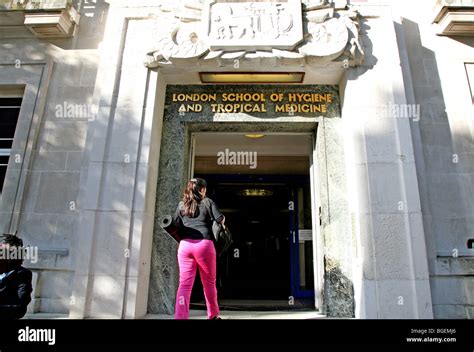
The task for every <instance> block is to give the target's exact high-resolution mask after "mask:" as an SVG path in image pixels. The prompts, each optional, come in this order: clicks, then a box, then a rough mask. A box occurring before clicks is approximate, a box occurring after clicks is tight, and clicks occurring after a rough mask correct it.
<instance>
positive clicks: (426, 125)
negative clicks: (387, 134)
mask: <svg viewBox="0 0 474 352" xmlns="http://www.w3.org/2000/svg"><path fill="white" fill-rule="evenodd" d="M397 4H398V2H397ZM395 11H397V13H398V14H399V15H400V16H401V24H402V27H401V29H402V31H401V32H400V33H402V35H401V37H402V38H403V40H404V42H405V43H406V49H405V50H406V53H407V62H406V64H407V65H406V66H404V71H405V85H412V88H410V89H411V90H412V91H413V93H412V99H413V102H414V103H416V104H419V106H420V109H421V118H420V121H419V122H412V123H411V127H412V131H413V132H414V133H413V136H414V137H413V138H414V144H415V146H416V147H415V149H416V162H417V174H418V182H419V185H420V195H421V206H422V212H423V224H424V228H425V236H426V242H427V252H428V258H429V268H430V282H431V294H432V297H433V312H434V317H435V318H472V317H473V315H472V312H473V308H474V307H473V305H472V304H473V302H472V297H471V296H472V294H471V293H470V292H471V291H472V277H471V275H472V273H473V272H474V249H470V248H468V247H467V242H468V240H469V239H472V238H474V183H473V182H474V181H473V180H474V138H473V137H474V125H473V120H472V116H473V114H474V108H473V102H472V96H471V94H472V93H471V91H470V87H469V83H468V78H467V72H466V69H465V63H469V62H471V63H472V62H474V50H473V47H474V38H473V37H444V36H437V35H436V34H435V28H434V27H433V25H432V23H431V22H432V20H433V17H432V16H433V13H432V11H431V7H430V4H429V2H427V3H423V2H419V3H418V2H417V3H416V4H415V3H414V2H406V1H402V2H400V3H399V4H398V5H397V6H395Z"/></svg>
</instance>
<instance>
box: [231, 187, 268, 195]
mask: <svg viewBox="0 0 474 352" xmlns="http://www.w3.org/2000/svg"><path fill="white" fill-rule="evenodd" d="M239 194H240V195H241V196H244V197H268V196H271V195H273V191H269V190H267V189H260V188H249V189H244V190H242V191H240V192H239Z"/></svg>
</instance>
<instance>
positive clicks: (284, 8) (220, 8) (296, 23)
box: [204, 0, 303, 50]
mask: <svg viewBox="0 0 474 352" xmlns="http://www.w3.org/2000/svg"><path fill="white" fill-rule="evenodd" d="M204 23H205V25H206V26H207V36H208V38H209V46H210V49H211V50H226V49H232V50H252V49H253V50H271V49H272V48H278V49H288V50H292V49H293V48H294V47H295V46H296V44H298V43H299V42H301V41H302V40H303V25H302V11H301V2H300V0H289V1H288V2H234V3H228V2H224V3H220V2H217V1H216V0H214V1H211V2H208V3H207V4H206V6H205V15H204Z"/></svg>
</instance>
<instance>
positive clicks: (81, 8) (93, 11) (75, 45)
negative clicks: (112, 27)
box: [50, 0, 110, 50]
mask: <svg viewBox="0 0 474 352" xmlns="http://www.w3.org/2000/svg"><path fill="white" fill-rule="evenodd" d="M76 6H77V7H76V9H77V10H78V12H79V14H80V16H81V18H80V22H79V30H78V31H77V33H76V35H75V36H74V37H73V38H72V39H71V38H68V39H57V40H50V43H51V44H54V45H56V46H58V47H60V48H62V49H64V50H85V49H97V48H98V47H99V44H100V43H101V42H102V40H103V38H104V32H105V27H106V23H107V16H108V12H109V6H110V5H109V3H108V2H106V1H104V0H78V1H77V5H76Z"/></svg>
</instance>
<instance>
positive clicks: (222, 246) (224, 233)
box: [203, 198, 232, 257]
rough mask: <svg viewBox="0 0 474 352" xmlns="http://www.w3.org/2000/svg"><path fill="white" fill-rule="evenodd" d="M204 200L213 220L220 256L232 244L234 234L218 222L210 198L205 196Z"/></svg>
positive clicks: (216, 244)
mask: <svg viewBox="0 0 474 352" xmlns="http://www.w3.org/2000/svg"><path fill="white" fill-rule="evenodd" d="M203 202H204V206H205V207H206V210H207V212H208V214H209V216H210V217H211V220H212V234H213V235H214V244H215V246H216V252H217V254H218V255H219V257H220V256H222V254H224V253H225V252H226V251H227V250H228V249H229V247H230V246H231V245H232V234H231V233H230V230H229V228H228V227H227V226H225V225H222V224H221V223H219V222H217V221H216V219H215V218H214V215H213V214H212V211H211V206H210V203H209V199H207V198H205V199H204V200H203Z"/></svg>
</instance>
